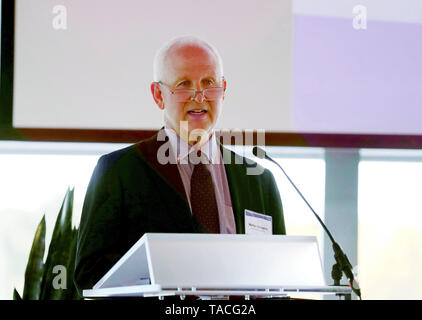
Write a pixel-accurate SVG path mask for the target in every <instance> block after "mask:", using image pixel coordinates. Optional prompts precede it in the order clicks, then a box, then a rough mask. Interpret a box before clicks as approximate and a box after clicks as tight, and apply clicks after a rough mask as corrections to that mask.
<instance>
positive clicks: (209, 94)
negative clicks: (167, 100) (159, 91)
mask: <svg viewBox="0 0 422 320" xmlns="http://www.w3.org/2000/svg"><path fill="white" fill-rule="evenodd" d="M158 83H159V84H161V85H163V86H164V87H166V88H167V90H169V91H170V92H171V94H172V95H173V97H174V99H175V101H176V102H186V101H193V100H195V98H196V97H197V96H198V94H201V96H202V99H204V100H207V101H216V100H219V99H221V98H222V97H223V94H224V91H225V90H226V88H223V87H213V88H207V89H204V90H199V91H197V90H195V89H176V90H171V89H170V87H169V86H168V85H166V84H164V83H162V82H161V81H158ZM202 99H201V100H199V102H202Z"/></svg>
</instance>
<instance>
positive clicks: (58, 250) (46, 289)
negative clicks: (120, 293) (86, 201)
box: [40, 188, 74, 300]
mask: <svg viewBox="0 0 422 320" xmlns="http://www.w3.org/2000/svg"><path fill="white" fill-rule="evenodd" d="M73 196H74V189H71V190H70V189H69V188H68V189H67V192H66V195H65V197H64V199H63V203H62V206H61V208H60V212H59V214H58V216H57V219H56V224H55V226H54V230H53V235H52V238H51V242H50V246H49V248H48V254H47V259H46V262H45V268H44V276H43V283H42V291H41V296H40V298H41V299H42V300H47V299H51V300H60V299H62V298H63V297H64V296H66V290H68V288H69V287H70V286H73V277H72V281H71V282H69V281H67V283H66V289H55V288H54V287H53V280H54V278H55V277H56V276H58V275H57V274H54V273H53V269H54V267H55V266H58V265H62V266H64V267H66V273H68V270H67V265H68V261H69V256H70V255H71V249H72V248H71V246H72V237H73V234H72V211H73Z"/></svg>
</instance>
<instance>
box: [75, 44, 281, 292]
mask: <svg viewBox="0 0 422 320" xmlns="http://www.w3.org/2000/svg"><path fill="white" fill-rule="evenodd" d="M154 80H155V81H154V82H153V83H152V84H151V92H152V95H153V98H154V101H155V103H156V104H157V106H158V107H159V108H160V109H161V110H163V113H164V122H165V127H164V128H162V129H161V130H160V131H159V132H158V133H157V134H156V135H154V136H153V137H152V138H150V139H148V140H145V141H141V142H139V143H136V144H134V145H132V146H130V147H128V148H125V149H122V150H118V151H116V152H112V153H110V154H108V155H105V156H102V157H101V158H100V159H99V161H98V164H97V166H96V168H95V170H94V173H93V175H92V178H91V181H90V184H89V186H88V190H87V193H86V198H85V202H84V206H83V212H82V218H81V223H80V227H79V236H78V244H77V253H76V270H75V284H76V286H77V287H78V289H79V290H80V291H81V290H82V289H87V288H92V287H93V286H94V284H95V283H96V282H97V281H98V280H100V278H101V277H102V276H103V275H104V274H105V273H106V272H107V271H108V270H109V269H110V268H111V267H112V266H113V265H114V264H115V263H116V262H117V261H118V259H119V258H120V257H121V256H123V254H125V253H126V251H127V250H128V249H129V248H130V247H131V246H132V245H133V244H134V243H135V242H136V241H137V240H139V239H140V238H141V237H142V235H143V234H144V233H146V232H168V233H197V232H210V233H245V226H244V214H245V213H244V212H245V209H249V210H252V211H255V212H259V213H262V214H265V215H269V216H271V217H272V224H273V226H272V228H273V233H274V234H284V233H285V228H284V219H283V211H282V205H281V200H280V196H279V193H278V190H277V186H276V184H275V181H274V178H273V176H272V175H271V173H270V172H269V171H268V170H265V171H264V170H262V172H263V173H262V174H260V175H250V174H248V172H247V169H248V166H257V164H256V163H252V164H251V161H250V160H249V161H248V162H246V159H245V158H243V157H241V156H239V155H237V154H235V153H233V152H231V151H229V150H228V149H226V148H224V147H223V146H222V145H220V143H219V142H218V141H217V139H216V136H215V134H214V127H215V125H216V123H217V120H218V118H219V117H220V114H221V111H222V106H223V100H224V94H225V89H226V86H227V83H226V80H225V79H224V77H223V65H222V62H221V58H220V56H219V54H218V52H217V51H216V49H215V48H214V47H212V46H211V45H210V44H208V43H206V42H204V41H202V40H200V39H197V38H194V37H180V38H177V39H174V40H172V41H170V42H169V43H167V44H166V45H164V46H163V47H162V48H161V49H160V50H159V51H158V53H157V54H156V57H155V60H154ZM223 154H224V155H228V157H224V159H227V158H229V160H230V161H225V162H223ZM239 163H240V164H239Z"/></svg>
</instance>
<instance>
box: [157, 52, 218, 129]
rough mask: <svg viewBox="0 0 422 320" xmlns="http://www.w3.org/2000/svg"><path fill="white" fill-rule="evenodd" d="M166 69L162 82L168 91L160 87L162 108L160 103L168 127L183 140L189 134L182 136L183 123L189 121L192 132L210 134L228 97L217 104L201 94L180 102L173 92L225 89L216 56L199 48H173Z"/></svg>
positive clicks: (162, 86)
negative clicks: (197, 131) (195, 130)
mask: <svg viewBox="0 0 422 320" xmlns="http://www.w3.org/2000/svg"><path fill="white" fill-rule="evenodd" d="M164 66H165V74H164V76H163V79H162V82H163V83H164V84H165V85H167V86H168V88H166V87H165V86H164V85H158V84H157V89H158V86H159V89H160V90H161V98H162V107H160V105H159V104H158V102H157V99H156V102H157V104H158V105H159V107H160V108H161V109H163V110H164V120H165V123H166V125H167V126H168V127H170V128H171V129H173V130H174V131H175V132H176V133H177V134H178V135H179V136H181V137H183V136H184V135H185V134H186V133H183V132H182V134H181V121H187V123H188V130H189V133H190V132H192V130H194V129H201V130H204V131H206V132H208V133H210V132H211V130H212V129H213V128H214V126H215V125H216V122H217V120H218V118H219V116H220V113H221V109H222V105H223V100H224V95H223V96H222V97H221V98H220V99H218V100H216V101H208V100H206V99H205V98H204V97H203V96H202V95H201V94H198V93H197V96H196V97H195V99H194V100H189V101H183V102H178V101H176V100H177V99H175V97H174V95H173V94H172V93H171V92H170V90H172V91H174V90H182V89H195V90H197V91H201V90H204V89H206V88H211V87H225V85H226V84H225V81H224V80H223V79H222V75H221V74H220V69H219V66H218V60H217V58H216V57H215V55H214V54H213V53H212V52H211V51H210V50H207V49H205V48H201V47H197V46H184V47H181V48H177V49H173V50H172V49H170V51H169V53H168V56H167V59H166V62H165V65H164ZM169 89H170V90H169ZM153 93H154V92H153Z"/></svg>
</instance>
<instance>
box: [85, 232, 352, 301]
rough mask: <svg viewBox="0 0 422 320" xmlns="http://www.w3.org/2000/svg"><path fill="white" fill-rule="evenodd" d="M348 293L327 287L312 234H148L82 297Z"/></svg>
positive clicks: (339, 288)
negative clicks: (304, 235) (302, 235)
mask: <svg viewBox="0 0 422 320" xmlns="http://www.w3.org/2000/svg"><path fill="white" fill-rule="evenodd" d="M293 293H295V294H296V293H318V294H345V295H347V294H350V293H351V289H350V287H343V286H327V285H326V283H325V280H324V276H323V269H322V264H321V258H320V254H319V249H318V244H317V241H316V238H315V237H299V236H281V235H227V234H168V233H167V234H162V233H146V234H144V236H143V237H142V238H141V239H140V240H139V241H138V242H136V243H135V244H134V245H133V246H132V248H131V249H130V250H129V251H128V252H127V253H126V254H125V255H124V256H123V257H122V258H121V259H120V260H119V261H118V262H117V263H116V264H115V265H114V266H113V267H112V268H111V269H110V270H109V271H108V272H107V273H106V274H105V275H104V277H102V278H101V279H100V281H98V283H97V284H96V285H95V286H94V287H93V288H92V289H90V290H84V291H83V295H84V297H85V298H99V297H125V296H126V297H136V296H139V297H151V296H157V297H160V298H162V297H163V296H168V295H178V296H180V297H181V298H182V299H183V298H184V297H185V296H187V295H194V296H199V297H202V298H213V297H221V296H245V297H246V299H249V298H250V297H251V296H254V297H255V296H256V297H285V296H290V295H292V294H293Z"/></svg>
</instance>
